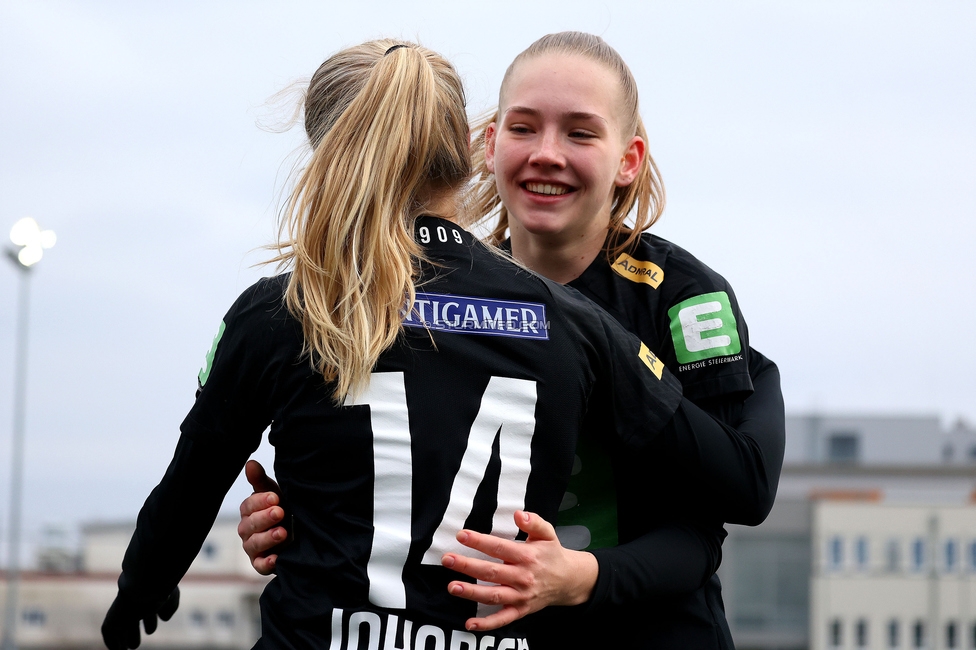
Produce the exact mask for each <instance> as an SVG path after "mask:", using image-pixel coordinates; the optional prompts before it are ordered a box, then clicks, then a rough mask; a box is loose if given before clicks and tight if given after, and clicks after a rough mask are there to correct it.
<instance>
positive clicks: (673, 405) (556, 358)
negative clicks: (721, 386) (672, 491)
mask: <svg viewBox="0 0 976 650" xmlns="http://www.w3.org/2000/svg"><path fill="white" fill-rule="evenodd" d="M305 126H306V131H307V133H308V136H309V141H310V143H311V145H312V147H313V153H312V156H311V160H310V162H309V164H308V166H307V167H306V169H305V170H304V172H303V173H302V175H301V177H300V179H299V181H298V183H297V186H296V188H295V190H294V192H293V193H292V195H291V199H290V201H289V203H288V205H287V209H286V211H285V219H284V221H283V227H282V234H281V238H280V240H279V256H278V257H277V260H278V261H280V262H283V263H285V264H287V265H289V267H290V269H291V272H290V273H287V274H284V275H280V276H277V277H272V278H267V279H265V280H262V281H260V282H258V283H257V284H255V285H254V286H252V287H250V288H249V289H248V290H246V291H245V292H244V293H243V294H242V295H241V296H240V298H238V300H237V301H236V302H235V304H234V305H233V306H232V307H231V309H230V311H229V312H228V313H227V315H226V317H225V318H224V320H223V322H222V323H221V324H220V327H219V329H218V334H217V336H216V338H215V340H214V345H213V348H212V350H211V353H210V354H209V355H208V358H207V361H206V365H205V367H204V369H203V370H202V371H201V373H200V375H199V384H200V388H199V390H198V393H197V398H196V401H195V403H194V405H193V407H192V409H191V410H190V412H189V414H188V415H187V417H186V419H185V420H184V421H183V424H182V426H181V431H182V434H181V436H180V439H179V443H178V445H177V449H176V452H175V455H174V458H173V460H172V462H171V463H170V465H169V467H168V469H167V471H166V474H165V475H164V477H163V479H162V481H161V483H160V484H159V485H158V486H157V487H156V488H155V489H154V490H153V492H152V494H151V495H150V496H149V498H148V499H147V501H146V504H145V505H144V507H143V509H142V510H141V511H140V513H139V518H138V523H137V528H136V532H135V533H134V535H133V538H132V541H131V542H130V545H129V548H128V549H127V551H126V555H125V559H124V561H123V571H122V575H121V576H120V578H119V594H118V596H117V598H116V600H115V602H114V603H113V605H112V607H111V609H110V610H109V612H108V614H107V616H106V618H105V622H104V624H103V627H102V633H103V637H104V640H105V642H106V645H107V646H108V647H109V648H112V649H113V650H114V649H116V648H134V647H136V646H137V645H138V644H139V640H140V638H139V621H140V620H142V621H144V622H145V625H146V632H147V633H148V632H151V631H152V630H153V629H155V625H156V617H157V615H160V616H162V617H164V618H165V617H166V616H168V615H170V614H172V611H173V609H174V607H175V594H176V593H178V592H177V591H176V585H177V583H178V582H179V580H180V578H181V577H182V575H183V573H184V572H185V571H186V569H187V567H189V565H190V563H191V562H192V560H193V558H194V557H195V556H196V554H197V552H198V551H199V548H200V546H201V544H202V543H203V541H204V539H205V538H206V535H207V533H208V531H209V529H210V526H211V525H212V522H213V519H214V517H215V516H216V513H217V510H218V508H219V506H220V503H221V501H222V499H223V497H224V495H225V493H226V491H227V489H228V488H229V487H230V485H231V484H232V483H233V481H234V479H235V478H236V476H237V475H238V474H239V472H240V469H241V468H242V467H243V466H244V464H245V461H246V460H247V458H248V456H249V455H250V454H251V453H252V452H253V450H254V449H255V448H256V447H257V446H258V444H259V442H260V437H261V433H262V431H263V430H264V429H265V427H266V426H267V425H269V424H270V425H271V433H270V441H271V443H272V444H273V445H274V446H275V452H276V461H275V463H276V469H277V476H278V479H279V480H280V481H281V489H282V491H283V493H284V494H285V495H286V496H287V499H288V502H287V503H288V508H289V510H290V512H291V513H293V514H294V517H295V521H296V522H297V523H296V530H295V537H294V540H293V543H292V545H291V546H290V547H289V548H288V549H287V550H286V551H284V552H282V553H280V554H279V557H278V561H277V573H278V576H277V578H276V579H275V580H273V581H272V582H271V583H270V584H269V585H268V587H267V588H266V590H265V592H264V594H263V595H262V598H261V610H262V637H261V640H260V641H259V642H258V645H257V647H274V648H288V647H316V648H323V647H329V648H335V649H337V650H338V649H340V648H358V647H361V646H362V647H371V648H375V647H379V646H381V645H382V646H383V647H388V648H393V647H412V648H426V647H436V648H448V647H450V648H458V649H460V648H467V649H469V650H474V648H488V647H492V648H496V649H499V650H500V649H502V648H511V649H514V648H524V647H526V646H527V641H526V638H527V636H526V635H527V634H528V631H527V629H526V628H527V627H528V626H529V625H530V624H531V621H530V620H529V619H525V620H522V621H518V622H515V623H514V624H512V625H508V626H506V627H505V628H504V629H502V630H499V631H498V632H495V633H492V634H486V633H483V632H481V631H477V632H472V631H469V630H466V629H465V628H464V626H465V621H466V620H468V619H470V618H472V617H473V616H475V614H476V606H475V603H473V602H471V601H469V600H465V599H462V598H456V597H454V596H453V595H450V594H449V591H448V586H449V584H452V582H453V581H454V578H456V577H458V574H457V573H455V572H452V571H448V570H446V569H445V568H443V567H442V566H441V563H442V561H443V558H444V557H445V556H446V555H454V556H455V557H460V555H459V553H460V551H461V550H463V547H462V546H461V545H460V544H459V543H458V542H457V541H456V539H455V535H456V531H457V530H458V529H460V528H461V527H467V528H468V529H470V530H471V531H472V535H474V534H479V533H488V532H490V533H491V536H492V537H493V538H495V539H498V540H499V541H512V540H514V539H515V537H516V535H517V534H518V529H517V528H516V524H517V525H519V526H524V527H531V525H532V523H533V522H535V523H538V521H539V520H538V518H537V517H532V516H529V515H526V513H524V512H522V509H528V510H532V511H533V512H536V513H538V514H539V515H541V516H542V517H543V518H545V519H550V520H553V519H555V517H556V514H557V510H558V506H559V504H560V501H561V499H562V496H563V494H564V492H565V489H566V485H567V481H568V477H569V475H570V472H571V469H572V466H573V460H574V451H575V449H576V444H577V439H578V438H579V437H580V435H582V434H586V435H587V436H590V437H592V438H593V439H595V440H596V442H598V443H599V444H601V445H603V446H604V447H606V448H607V449H608V450H609V451H610V453H612V454H613V455H614V456H615V457H623V456H626V455H637V454H641V453H644V452H645V450H647V449H648V447H649V446H650V445H651V444H652V443H653V441H654V439H655V438H656V437H666V438H668V439H681V440H684V439H688V438H692V437H693V436H694V433H693V432H692V431H690V430H689V423H690V418H694V417H696V416H695V415H690V416H689V415H688V414H686V413H685V412H686V411H688V412H690V413H692V414H694V413H696V412H697V409H696V408H695V407H694V406H693V405H691V404H690V403H689V402H687V400H683V399H682V397H681V393H680V385H679V383H678V382H677V380H676V379H675V378H674V377H673V376H672V375H671V373H670V372H668V371H667V370H666V369H664V368H663V367H662V365H661V363H660V361H659V360H658V358H657V357H656V356H655V355H654V354H653V352H652V351H651V350H649V349H648V348H647V346H645V345H643V344H642V343H641V342H640V341H639V340H638V339H637V338H635V337H634V336H633V335H630V334H629V333H627V332H626V331H625V330H624V329H623V328H622V327H621V326H620V325H619V324H618V323H617V322H616V321H614V320H613V319H612V318H611V317H610V316H608V315H607V314H606V313H604V312H602V311H601V310H599V309H598V308H596V307H594V306H593V305H592V303H590V302H588V301H587V300H586V299H584V298H582V297H581V296H580V295H579V294H577V293H575V292H570V291H567V290H566V289H565V288H563V287H561V286H559V285H558V284H555V283H552V282H550V281H547V280H545V279H543V278H541V277H540V276H537V275H535V274H533V273H530V272H528V271H526V270H524V269H523V268H521V267H519V266H516V265H514V264H512V263H510V262H509V261H507V260H506V259H504V258H503V257H502V256H501V255H499V254H498V253H497V252H496V251H492V250H491V249H489V248H487V247H486V246H484V245H483V244H481V243H479V242H477V241H476V240H475V239H473V238H472V236H471V235H470V234H468V233H467V232H466V231H465V230H463V229H462V228H461V227H459V226H458V225H457V224H456V223H455V221H454V217H455V215H456V213H457V202H456V195H457V193H458V191H459V190H461V189H462V188H463V187H465V186H466V184H467V183H468V180H469V179H470V176H471V166H470V158H469V140H468V125H467V121H466V115H465V111H464V97H463V91H462V88H461V83H460V80H459V79H458V77H457V75H456V73H455V71H454V70H453V68H452V67H451V66H450V64H448V63H447V62H446V61H445V60H444V59H442V58H441V57H440V56H438V55H437V54H435V53H433V52H431V51H429V50H426V49H424V48H421V47H419V46H416V45H413V44H409V43H398V42H393V41H374V42H370V43H366V44H364V45H362V46H358V47H354V48H350V49H347V50H344V51H342V52H340V53H338V54H336V55H335V56H333V57H331V58H330V59H328V60H327V61H326V62H325V63H324V64H323V65H322V66H321V67H320V68H319V70H318V71H317V72H316V74H315V76H314V77H313V79H312V82H311V85H310V88H309V90H308V95H307V101H306V118H305ZM626 173H628V174H629V172H626ZM697 462H698V460H697V459H695V458H693V457H692V458H689V464H690V465H694V464H696V463H697ZM557 546H558V544H557ZM569 561H570V562H578V563H579V565H578V567H576V569H575V570H574V573H578V574H581V575H582V574H588V575H593V576H595V575H596V572H597V560H596V557H595V556H593V555H590V554H582V553H578V554H575V555H572V556H570V557H569ZM584 598H585V595H584ZM536 634H538V635H541V637H539V636H536V637H534V638H542V637H545V634H546V633H545V631H544V630H536Z"/></svg>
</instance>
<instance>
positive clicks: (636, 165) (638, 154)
mask: <svg viewBox="0 0 976 650" xmlns="http://www.w3.org/2000/svg"><path fill="white" fill-rule="evenodd" d="M646 151H647V144H646V143H645V142H644V138H642V137H640V136H639V135H635V136H634V137H632V138H631V139H630V141H629V142H628V143H627V146H626V147H625V148H624V153H623V155H622V156H621V157H620V168H619V169H618V170H617V177H616V178H614V179H613V184H614V185H616V186H617V187H626V186H628V185H630V184H631V183H633V182H634V179H635V178H637V174H638V173H640V169H641V163H643V162H644V154H645V153H646ZM486 153H487V152H486Z"/></svg>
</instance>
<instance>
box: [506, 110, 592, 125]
mask: <svg viewBox="0 0 976 650" xmlns="http://www.w3.org/2000/svg"><path fill="white" fill-rule="evenodd" d="M508 113H522V114H525V115H531V116H533V117H539V116H540V115H541V114H542V113H541V112H539V111H537V110H536V109H534V108H529V107H528V106H509V107H508V108H506V109H505V114H506V115H507V114H508ZM562 117H568V118H570V119H574V120H597V121H599V122H603V123H604V124H607V125H609V122H607V120H606V119H605V118H603V117H601V116H599V115H597V114H596V113H588V112H586V111H569V112H568V113H563V114H562Z"/></svg>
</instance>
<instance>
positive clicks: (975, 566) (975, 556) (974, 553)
mask: <svg viewBox="0 0 976 650" xmlns="http://www.w3.org/2000/svg"><path fill="white" fill-rule="evenodd" d="M969 570H970V571H976V541H974V542H969Z"/></svg>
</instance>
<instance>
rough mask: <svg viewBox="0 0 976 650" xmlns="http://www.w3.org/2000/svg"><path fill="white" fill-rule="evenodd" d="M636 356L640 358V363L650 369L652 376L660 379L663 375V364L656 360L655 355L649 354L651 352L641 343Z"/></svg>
mask: <svg viewBox="0 0 976 650" xmlns="http://www.w3.org/2000/svg"><path fill="white" fill-rule="evenodd" d="M638 355H639V356H640V359H641V361H643V362H644V365H645V366H647V367H648V368H650V369H651V372H653V373H654V376H655V377H657V378H658V379H660V378H661V375H663V374H664V364H663V363H661V360H660V359H658V358H657V355H656V354H654V353H653V352H651V350H650V349H649V348H648V347H647V346H646V345H645V344H644V343H641V347H640V352H638Z"/></svg>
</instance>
